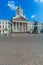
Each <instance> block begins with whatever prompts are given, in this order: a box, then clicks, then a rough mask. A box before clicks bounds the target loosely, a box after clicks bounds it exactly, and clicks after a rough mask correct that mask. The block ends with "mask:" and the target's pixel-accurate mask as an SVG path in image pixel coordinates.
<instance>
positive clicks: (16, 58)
mask: <svg viewBox="0 0 43 65" xmlns="http://www.w3.org/2000/svg"><path fill="white" fill-rule="evenodd" d="M0 65H43V34H29V35H28V37H15V38H14V37H10V36H9V37H7V36H6V37H5V36H4V37H0Z"/></svg>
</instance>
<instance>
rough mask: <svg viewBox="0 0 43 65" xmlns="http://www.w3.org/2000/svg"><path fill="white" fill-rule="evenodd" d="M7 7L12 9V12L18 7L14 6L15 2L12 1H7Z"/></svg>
mask: <svg viewBox="0 0 43 65" xmlns="http://www.w3.org/2000/svg"><path fill="white" fill-rule="evenodd" d="M7 6H8V7H9V8H10V9H12V10H16V9H17V7H18V6H15V2H14V1H8V3H7Z"/></svg>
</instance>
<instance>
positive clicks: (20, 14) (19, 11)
mask: <svg viewBox="0 0 43 65" xmlns="http://www.w3.org/2000/svg"><path fill="white" fill-rule="evenodd" d="M16 16H23V10H22V9H21V7H19V6H18V8H17V9H16Z"/></svg>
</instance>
